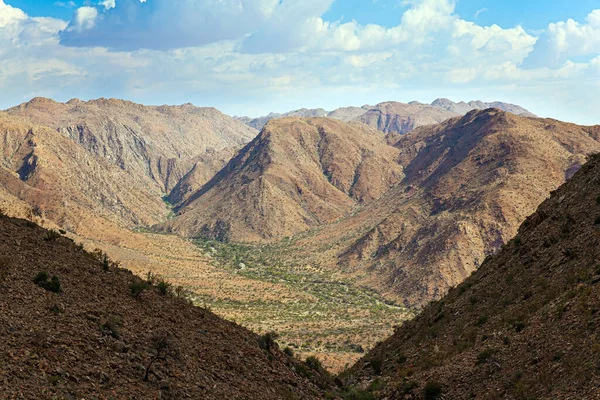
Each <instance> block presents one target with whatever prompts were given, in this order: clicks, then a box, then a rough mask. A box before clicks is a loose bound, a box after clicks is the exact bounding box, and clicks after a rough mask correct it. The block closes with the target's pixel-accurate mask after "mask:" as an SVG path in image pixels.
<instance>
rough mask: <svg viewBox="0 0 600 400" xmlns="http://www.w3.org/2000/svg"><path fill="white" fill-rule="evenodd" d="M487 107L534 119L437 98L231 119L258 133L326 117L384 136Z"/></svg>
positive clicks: (513, 109)
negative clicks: (273, 124) (287, 121)
mask: <svg viewBox="0 0 600 400" xmlns="http://www.w3.org/2000/svg"><path fill="white" fill-rule="evenodd" d="M487 108H498V109H500V110H503V111H507V112H510V113H512V114H515V115H520V116H523V117H535V115H534V114H532V113H531V112H529V111H527V110H526V109H524V108H523V107H520V106H518V105H515V104H510V103H503V102H500V101H495V102H491V103H485V102H482V101H479V100H478V101H470V102H469V103H465V102H463V101H461V102H459V103H455V102H453V101H451V100H448V99H437V100H434V101H433V102H432V103H431V104H423V103H419V102H418V101H411V102H410V103H408V104H405V103H399V102H395V101H388V102H383V103H379V104H377V105H376V106H369V105H364V106H362V107H341V108H338V109H336V110H333V111H330V112H328V111H325V110H323V109H322V108H317V109H306V108H303V109H300V110H296V111H290V112H287V113H284V114H278V113H270V114H269V115H266V116H264V117H259V118H249V117H234V118H236V119H237V120H238V121H240V122H242V123H244V124H246V125H248V126H250V127H252V128H254V129H258V130H261V129H262V128H263V127H264V126H265V125H266V123H267V122H269V121H270V120H273V119H280V118H286V117H327V118H335V119H339V120H341V121H344V122H350V121H357V122H362V123H365V124H367V125H369V126H372V127H374V128H376V129H379V130H381V131H383V132H385V133H397V134H404V133H406V132H409V131H411V130H413V129H415V128H418V127H419V126H423V125H431V124H437V123H440V122H442V121H444V120H446V119H448V118H452V117H455V116H458V115H465V114H466V113H468V112H469V111H472V110H485V109H487Z"/></svg>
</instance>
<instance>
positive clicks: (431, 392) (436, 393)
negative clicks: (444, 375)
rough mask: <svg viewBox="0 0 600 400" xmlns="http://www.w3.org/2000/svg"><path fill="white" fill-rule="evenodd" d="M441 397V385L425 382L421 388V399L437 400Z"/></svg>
mask: <svg viewBox="0 0 600 400" xmlns="http://www.w3.org/2000/svg"><path fill="white" fill-rule="evenodd" d="M441 396H442V385H440V384H439V383H437V382H427V384H426V385H425V387H424V388H423V398H424V399H425V400H438V399H440V398H441Z"/></svg>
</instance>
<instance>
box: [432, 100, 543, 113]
mask: <svg viewBox="0 0 600 400" xmlns="http://www.w3.org/2000/svg"><path fill="white" fill-rule="evenodd" d="M431 105H432V106H434V107H439V108H443V109H444V110H448V111H451V112H454V113H457V114H461V115H464V114H466V113H468V112H469V111H472V110H485V109H487V108H498V109H500V110H502V111H506V112H510V113H512V114H515V115H520V116H523V117H535V116H536V115H535V114H533V113H531V112H530V111H528V110H526V109H524V108H523V107H521V106H518V105H515V104H510V103H503V102H501V101H494V102H491V103H485V102H483V101H479V100H477V101H470V102H468V103H465V102H464V101H461V102H458V103H455V102H453V101H451V100H448V99H437V100H434V101H433V103H431Z"/></svg>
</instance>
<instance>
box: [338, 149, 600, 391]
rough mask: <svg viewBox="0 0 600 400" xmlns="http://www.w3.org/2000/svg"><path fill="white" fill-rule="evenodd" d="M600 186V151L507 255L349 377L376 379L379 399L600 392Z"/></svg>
mask: <svg viewBox="0 0 600 400" xmlns="http://www.w3.org/2000/svg"><path fill="white" fill-rule="evenodd" d="M532 182H533V181H532ZM598 185H600V158H599V157H598V156H597V155H596V156H593V157H591V160H590V161H589V163H587V164H586V165H584V166H583V167H582V168H581V170H580V171H579V172H577V173H576V174H575V176H573V178H571V179H570V180H569V181H568V182H566V183H565V184H564V185H563V186H562V187H560V188H559V189H558V190H556V191H554V192H553V193H552V195H551V196H550V198H548V199H547V200H546V201H544V202H543V204H542V205H541V206H540V207H539V208H538V209H537V211H536V212H535V213H533V214H532V215H531V216H529V217H528V218H527V219H526V220H525V221H524V222H523V224H522V225H521V227H520V228H519V230H518V234H517V236H516V237H515V238H514V239H513V240H512V241H510V242H509V243H508V244H507V245H506V246H504V247H503V248H502V250H501V251H500V252H499V253H498V254H496V255H494V256H491V257H489V258H487V259H486V260H485V261H484V262H483V264H482V265H481V267H480V268H479V269H478V270H477V271H476V272H474V274H473V275H472V276H471V277H469V278H468V279H467V280H466V281H465V282H464V283H462V284H461V285H460V286H458V287H457V288H455V289H452V290H451V291H450V293H449V294H448V295H447V296H445V297H444V298H443V299H441V300H440V301H438V302H433V303H432V304H430V305H429V306H427V307H426V308H425V309H424V310H423V312H422V313H421V314H420V315H419V316H418V317H417V318H415V319H414V320H413V321H411V322H408V323H406V324H404V325H403V326H402V327H400V328H397V330H396V333H395V334H394V335H393V336H392V337H391V338H389V339H388V340H386V341H385V342H383V343H381V344H380V345H378V346H376V347H375V348H374V349H373V350H372V351H370V352H369V353H368V354H367V355H366V356H365V357H364V358H363V359H362V360H361V361H359V362H358V363H357V364H356V365H355V366H354V367H352V368H351V369H350V370H349V371H348V373H347V374H346V376H345V378H346V379H347V380H348V381H349V382H350V383H353V384H358V385H368V384H369V382H373V381H374V380H376V381H377V384H376V386H377V387H378V388H379V389H377V390H376V392H377V393H376V395H377V397H378V398H393V399H421V398H428V399H442V398H447V399H472V398H477V399H498V398H506V399H533V398H538V399H595V398H597V396H598V393H599V392H600V374H599V373H598V368H599V366H600V350H599V345H598V332H599V330H600V319H599V314H598V310H599V309H600V290H598V289H599V285H600V269H599V267H598V259H599V258H600V242H599V240H600V239H599V238H600V234H599V233H600V232H599V226H600V225H599V222H600V217H599V216H600V205H599V204H600V197H599V196H598ZM371 387H373V386H371Z"/></svg>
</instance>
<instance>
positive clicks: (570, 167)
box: [290, 109, 600, 307]
mask: <svg viewBox="0 0 600 400" xmlns="http://www.w3.org/2000/svg"><path fill="white" fill-rule="evenodd" d="M599 135H600V127H582V126H577V125H573V124H568V123H563V122H559V121H555V120H549V119H535V118H524V117H518V116H516V115H513V114H510V113H506V112H503V111H501V110H498V109H489V110H484V111H479V110H476V111H471V112H469V113H468V114H467V115H465V116H464V117H457V118H453V119H450V120H447V121H445V122H444V123H442V124H438V125H434V126H427V127H422V128H418V129H416V130H414V131H412V132H410V133H408V134H406V135H404V136H401V137H400V138H399V140H398V141H397V142H396V144H395V146H396V147H397V149H398V150H399V151H400V155H399V156H398V161H399V163H400V165H402V166H403V167H404V168H403V170H404V174H405V177H404V178H403V180H402V181H401V182H400V183H399V184H398V185H396V186H395V187H394V188H392V189H391V190H389V191H388V192H386V193H385V194H384V195H382V196H381V197H380V198H379V199H377V200H374V201H372V202H370V203H368V204H366V205H365V206H364V207H362V208H360V209H359V210H355V211H354V212H353V213H352V215H348V216H347V217H345V218H343V219H341V220H339V221H336V222H335V223H333V224H331V225H329V226H322V227H319V228H318V229H317V231H316V232H314V233H313V234H311V235H310V237H307V238H302V239H300V240H298V241H297V242H295V244H294V248H293V249H291V250H290V251H291V252H292V253H294V254H295V256H296V257H299V258H303V259H304V260H305V262H307V263H310V262H318V263H319V264H321V265H325V266H329V267H330V268H331V269H333V270H335V271H343V272H344V273H345V274H346V275H347V276H354V277H355V278H356V279H357V280H358V281H359V282H362V283H363V284H366V285H368V286H370V287H372V288H375V289H376V290H378V291H379V292H380V293H383V294H385V295H386V296H388V298H391V299H395V300H397V301H402V302H404V303H405V304H406V305H408V306H417V307H420V306H423V305H425V304H427V302H429V301H430V300H432V299H438V298H440V297H441V296H443V295H444V294H445V293H446V291H447V290H448V289H449V288H450V287H453V286H455V285H457V284H459V283H460V282H462V281H463V280H464V279H465V278H467V277H468V276H469V275H470V274H471V273H472V272H473V271H475V270H476V269H477V268H478V267H479V265H481V263H482V262H483V260H484V259H485V258H486V257H487V256H489V255H490V254H494V253H495V252H496V251H498V250H499V249H500V248H501V247H502V246H503V245H504V244H505V243H506V242H508V241H509V240H510V239H511V238H512V237H513V236H514V235H515V234H516V232H517V228H518V227H519V225H520V223H521V222H522V221H523V220H524V219H525V218H526V217H527V216H528V215H529V214H531V213H532V212H533V211H534V210H535V208H536V207H537V205H539V204H540V203H541V202H542V201H543V200H544V199H545V198H546V197H547V195H548V193H549V192H550V191H552V190H554V189H556V188H557V187H558V186H560V185H561V184H562V183H563V182H564V181H565V179H567V178H569V177H570V176H572V174H573V173H574V172H575V171H577V169H578V168H579V167H580V166H581V165H582V164H583V162H584V161H585V157H586V155H587V154H589V153H592V152H595V151H600V143H599V142H598V139H599V137H600V136H599ZM318 249H319V250H318Z"/></svg>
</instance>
